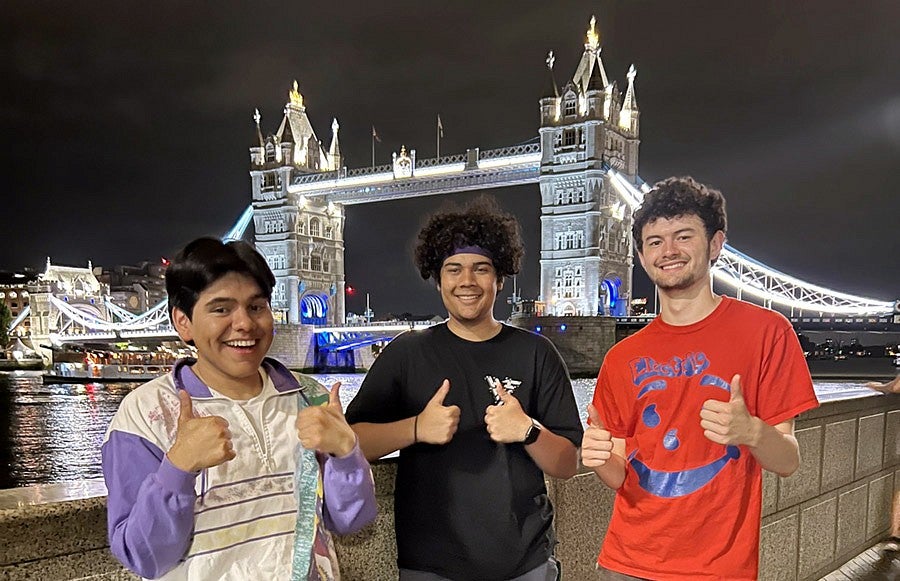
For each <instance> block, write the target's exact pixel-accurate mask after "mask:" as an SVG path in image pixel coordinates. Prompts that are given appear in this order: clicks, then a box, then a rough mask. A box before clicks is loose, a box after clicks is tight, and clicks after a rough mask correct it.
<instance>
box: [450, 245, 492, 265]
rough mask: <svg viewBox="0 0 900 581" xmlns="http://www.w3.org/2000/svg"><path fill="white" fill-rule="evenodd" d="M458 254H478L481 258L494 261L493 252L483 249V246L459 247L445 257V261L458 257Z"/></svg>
mask: <svg viewBox="0 0 900 581" xmlns="http://www.w3.org/2000/svg"><path fill="white" fill-rule="evenodd" d="M457 254H478V255H479V256H484V257H485V258H487V259H488V260H490V261H491V262H493V261H494V255H493V254H492V253H491V251H490V250H488V249H487V248H482V247H481V246H457V247H456V248H454V249H453V251H451V252H450V254H448V255H447V256H445V257H444V260H447V259H448V258H450V257H451V256H456V255H457Z"/></svg>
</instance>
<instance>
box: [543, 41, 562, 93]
mask: <svg viewBox="0 0 900 581" xmlns="http://www.w3.org/2000/svg"><path fill="white" fill-rule="evenodd" d="M544 62H545V63H547V70H548V71H550V88H549V89H548V90H547V91H546V94H545V95H544V96H545V97H555V98H557V99H558V98H559V86H557V84H556V75H554V74H553V65H554V64H555V63H556V57H555V56H554V55H553V51H552V50H551V51H550V52H548V53H547V59H546V60H545V61H544Z"/></svg>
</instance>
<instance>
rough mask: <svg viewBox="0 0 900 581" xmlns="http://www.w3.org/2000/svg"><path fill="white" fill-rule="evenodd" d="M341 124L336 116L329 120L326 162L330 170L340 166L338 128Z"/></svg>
mask: <svg viewBox="0 0 900 581" xmlns="http://www.w3.org/2000/svg"><path fill="white" fill-rule="evenodd" d="M340 127H341V125H340V124H339V123H338V120H337V117H335V118H334V119H333V120H332V121H331V147H330V148H329V149H328V164H329V166H330V167H331V169H332V170H338V169H340V168H341V145H340V143H339V142H338V129H340Z"/></svg>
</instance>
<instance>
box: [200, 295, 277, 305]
mask: <svg viewBox="0 0 900 581" xmlns="http://www.w3.org/2000/svg"><path fill="white" fill-rule="evenodd" d="M259 299H262V300H266V295H264V294H262V293H259V294H255V295H253V296H252V297H250V302H253V301H256V300H259ZM236 302H238V300H237V299H236V298H233V297H213V298H211V299H209V300H208V301H206V302H205V303H204V306H207V307H209V306H214V305H226V304H230V303H236Z"/></svg>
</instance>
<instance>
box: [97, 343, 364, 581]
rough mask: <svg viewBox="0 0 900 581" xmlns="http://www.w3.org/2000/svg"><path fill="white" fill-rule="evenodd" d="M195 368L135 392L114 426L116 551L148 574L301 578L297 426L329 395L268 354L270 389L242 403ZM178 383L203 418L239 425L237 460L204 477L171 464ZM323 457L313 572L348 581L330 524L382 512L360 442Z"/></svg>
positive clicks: (110, 445) (108, 464)
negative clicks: (306, 410)
mask: <svg viewBox="0 0 900 581" xmlns="http://www.w3.org/2000/svg"><path fill="white" fill-rule="evenodd" d="M190 363H191V362H190V361H188V360H183V361H179V362H178V363H177V364H176V365H175V367H174V368H173V370H172V371H171V372H170V373H168V374H167V375H165V376H163V377H159V378H157V379H154V380H153V381H150V382H148V383H146V384H144V385H142V386H140V387H139V388H137V389H135V390H134V391H133V392H131V393H130V394H128V396H126V397H125V399H124V400H123V401H122V404H121V406H120V407H119V410H118V412H116V415H115V417H114V418H113V420H112V422H111V424H110V426H109V430H108V431H107V434H106V441H105V442H104V444H103V448H102V456H103V475H104V478H105V479H106V487H107V489H108V490H109V497H108V501H107V511H108V519H107V521H108V530H109V542H110V548H111V550H112V552H113V554H114V555H115V556H116V558H118V559H119V560H120V561H121V562H122V563H123V564H124V565H125V566H126V567H128V568H129V569H130V570H132V571H134V572H136V573H138V574H139V575H141V576H143V577H145V578H152V579H166V580H176V579H179V580H181V579H290V578H291V561H292V553H293V551H294V537H295V535H294V531H295V524H296V523H297V498H296V495H295V491H294V470H295V448H296V447H297V446H298V440H297V433H296V429H295V426H294V423H295V421H296V417H297V412H298V410H299V409H300V407H301V406H305V405H307V404H305V403H304V402H308V401H310V400H312V401H313V403H314V404H315V403H318V402H319V401H321V399H322V395H323V394H327V392H326V391H325V389H324V388H323V387H322V386H321V385H320V384H318V383H317V382H315V381H314V380H312V379H311V378H308V377H304V376H296V375H295V374H293V373H291V372H290V371H289V370H288V369H286V368H285V367H284V366H282V365H281V364H280V363H278V362H277V361H274V360H272V359H266V360H265V361H264V362H263V364H262V371H264V374H263V375H264V376H265V378H266V379H265V381H264V385H263V390H262V392H261V393H260V395H258V396H257V397H255V398H253V399H251V400H249V401H248V402H238V401H235V400H231V399H229V398H226V397H224V396H221V395H217V394H215V393H214V392H212V391H211V390H210V388H209V387H207V386H206V385H205V384H204V383H203V382H202V381H201V380H200V379H199V378H198V377H197V376H196V375H195V374H194V372H193V371H192V370H191V368H190ZM178 389H185V390H186V391H187V392H188V393H189V394H190V395H191V399H192V400H193V409H194V413H195V414H196V415H199V416H207V415H216V416H221V417H223V418H225V419H226V420H227V421H228V424H229V430H230V431H231V435H232V445H233V448H234V451H235V453H236V454H237V457H236V458H234V459H233V460H231V461H229V462H226V463H224V464H221V465H219V466H215V467H213V468H209V469H207V470H204V471H203V472H202V473H201V474H194V473H189V472H184V471H182V470H180V469H178V468H176V467H175V466H173V465H172V464H171V463H170V462H169V460H168V459H167V458H166V456H165V453H166V451H167V450H168V449H169V448H170V447H171V446H172V444H173V443H174V442H175V431H176V426H177V423H178V415H179V409H180V408H179V401H178V395H177V390H178ZM326 397H327V395H326ZM248 414H253V416H254V417H253V419H252V421H251V419H250V418H248ZM254 426H256V427H254ZM316 456H317V460H318V466H319V467H320V470H319V476H318V478H317V479H316V480H318V484H319V486H317V488H319V490H318V491H317V494H316V495H315V498H318V504H319V506H317V507H316V513H317V514H320V515H321V523H320V522H319V521H318V519H317V521H316V525H315V528H316V529H317V532H316V535H315V536H316V538H315V545H316V546H317V547H315V552H316V553H317V554H315V555H311V557H310V559H311V560H312V562H313V563H314V564H315V566H312V567H310V574H309V578H310V579H322V578H329V579H330V578H333V579H339V578H340V576H339V573H338V567H337V560H336V557H335V555H334V550H333V546H332V543H331V538H330V535H329V533H328V532H327V531H333V532H335V533H338V534H347V533H351V532H354V531H356V530H359V529H360V528H362V527H363V526H365V525H366V524H368V523H369V522H371V521H372V520H373V519H374V518H375V513H376V507H375V491H374V484H373V480H372V472H371V468H370V467H369V464H368V462H367V461H366V459H365V457H364V456H363V454H362V453H361V451H360V449H359V444H358V443H357V445H356V447H354V449H353V451H352V452H350V454H348V455H347V456H344V457H340V458H338V457H332V456H328V455H321V454H317V455H316ZM301 496H302V495H301ZM322 499H324V503H323V502H322ZM321 524H324V527H322V526H321ZM326 529H327V531H326ZM321 547H327V549H326V550H325V551H322V550H320V548H321ZM322 553H324V554H322Z"/></svg>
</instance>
